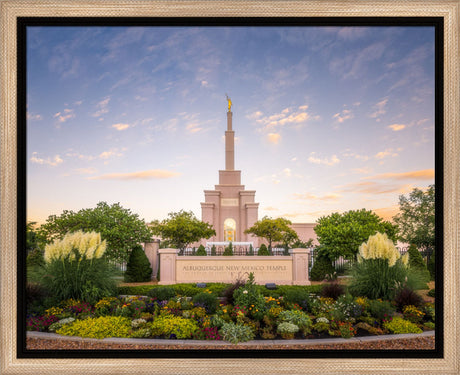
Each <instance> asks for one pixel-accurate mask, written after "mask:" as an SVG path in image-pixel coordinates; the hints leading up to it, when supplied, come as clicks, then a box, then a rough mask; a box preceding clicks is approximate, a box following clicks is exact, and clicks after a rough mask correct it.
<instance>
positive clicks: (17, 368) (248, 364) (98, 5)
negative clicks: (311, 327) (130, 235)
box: [0, 0, 460, 375]
mask: <svg viewBox="0 0 460 375" xmlns="http://www.w3.org/2000/svg"><path fill="white" fill-rule="evenodd" d="M459 9H460V0H425V1H424V0H420V1H412V0H406V1H383V0H381V1H367V0H350V1H348V0H336V1H329V0H324V1H308V0H305V1H258V0H255V1H249V0H236V1H224V0H209V1H206V0H201V1H194V0H176V1H173V0H171V1H158V0H144V1H142V0H141V1H139V0H134V1H128V0H126V1H117V0H106V1H94V0H86V1H85V0H75V1H72V0H64V1H58V0H55V1H49V0H38V1H33V0H32V1H26V0H0V17H1V18H0V20H1V21H0V22H1V24H0V26H1V86H0V87H1V101H0V103H1V144H0V146H1V174H0V177H1V190H0V192H1V200H0V217H1V232H0V235H1V236H0V241H1V243H0V246H1V247H0V251H1V252H0V255H1V258H0V259H1V263H0V281H1V298H0V301H1V303H0V314H1V315H0V337H1V340H0V345H1V346H0V349H1V351H0V356H1V367H0V372H1V373H3V374H5V375H6V374H55V373H66V374H69V375H70V374H82V373H85V374H96V373H101V374H133V373H136V374H154V373H161V374H178V373H183V374H200V373H201V374H202V373H210V374H212V373H218V374H314V373H323V374H326V373H327V374H348V373H350V374H365V373H370V372H372V373H375V374H392V373H404V374H431V373H436V374H458V373H460V344H459V341H460V340H459V338H460V324H459V318H460V317H459V308H458V306H459V303H460V298H459V288H458V285H459V284H460V268H459V261H460V255H459V254H460V253H459V251H458V250H459V234H460V233H459V225H460V222H459V217H460V207H459V186H458V184H459V182H460V179H459V178H460V168H459V166H458V161H459V154H460V145H459V143H460V122H459V117H460V108H459V107H460V95H459V89H460V80H459V15H460V14H459V13H460V11H459ZM26 16H53V17H59V16H74V17H94V16H100V17H107V16H113V17H130V16H136V17H138V16H145V17H152V16H157V17H162V16H168V17H171V16H176V17H183V16H197V17H198V16H201V17H202V16H209V17H211V16H221V17H224V16H237V17H243V16H244V17H246V16H266V17H268V16H274V17H276V16H278V17H279V16H285V17H288V16H309V17H317V16H323V17H332V16H370V17H375V16H379V17H382V16H403V17H414V16H430V17H443V18H444V28H445V29H444V51H445V55H444V56H445V58H444V72H445V75H444V121H445V128H444V230H445V234H444V324H445V332H444V345H445V351H444V353H445V355H444V358H442V359H431V358H417V359H413V358H412V359H403V358H401V359H398V358H396V359H395V358H393V359H378V358H375V359H374V358H369V359H353V358H337V359H318V358H317V359H273V358H264V359H241V358H239V359H236V358H235V359H180V358H177V359H128V358H123V359H91V360H89V359H70V358H67V359H18V358H16V342H17V337H16V333H17V332H16V308H17V301H16V252H15V248H16V238H15V237H16V228H17V227H16V198H17V197H16V183H17V181H16V166H17V164H16V131H17V129H16V105H17V103H16V91H17V90H16V19H17V17H26Z"/></svg>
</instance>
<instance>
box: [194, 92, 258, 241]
mask: <svg viewBox="0 0 460 375" xmlns="http://www.w3.org/2000/svg"><path fill="white" fill-rule="evenodd" d="M227 100H228V111H227V130H226V131H225V169H224V170H220V171H219V184H218V185H215V189H214V190H205V191H204V197H205V201H204V202H202V203H201V220H202V221H204V222H207V223H209V224H211V225H212V226H213V227H214V229H215V231H216V236H214V237H212V238H210V239H209V241H212V242H253V243H254V246H258V238H257V237H253V236H252V235H249V234H245V233H244V231H245V230H246V229H247V228H250V227H251V226H252V225H253V224H254V223H255V222H256V221H257V220H258V211H259V203H255V202H254V200H255V195H256V192H255V190H245V188H244V185H241V171H240V170H235V132H234V130H233V124H232V116H233V113H232V110H231V106H232V102H231V100H230V98H228V97H227Z"/></svg>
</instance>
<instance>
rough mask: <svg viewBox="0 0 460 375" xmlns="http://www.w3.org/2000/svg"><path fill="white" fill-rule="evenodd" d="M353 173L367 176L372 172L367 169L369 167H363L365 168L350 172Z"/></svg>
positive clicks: (354, 169)
mask: <svg viewBox="0 0 460 375" xmlns="http://www.w3.org/2000/svg"><path fill="white" fill-rule="evenodd" d="M351 171H352V172H353V173H357V174H368V173H371V172H372V168H369V167H365V168H353V169H352V170H351Z"/></svg>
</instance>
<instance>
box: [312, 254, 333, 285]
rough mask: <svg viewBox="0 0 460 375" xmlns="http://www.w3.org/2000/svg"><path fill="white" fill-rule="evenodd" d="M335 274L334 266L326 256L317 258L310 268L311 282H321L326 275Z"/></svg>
mask: <svg viewBox="0 0 460 375" xmlns="http://www.w3.org/2000/svg"><path fill="white" fill-rule="evenodd" d="M334 272H335V269H334V266H333V265H332V262H331V261H330V259H329V258H327V257H326V256H318V257H317V258H316V260H315V263H313V267H312V268H311V275H310V279H311V280H313V281H322V280H324V279H325V278H326V275H332V274H333V273H334Z"/></svg>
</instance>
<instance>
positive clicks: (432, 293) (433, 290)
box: [428, 288, 436, 298]
mask: <svg viewBox="0 0 460 375" xmlns="http://www.w3.org/2000/svg"><path fill="white" fill-rule="evenodd" d="M428 296H429V297H433V298H434V297H436V290H435V289H434V288H433V289H430V290H429V291H428Z"/></svg>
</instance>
